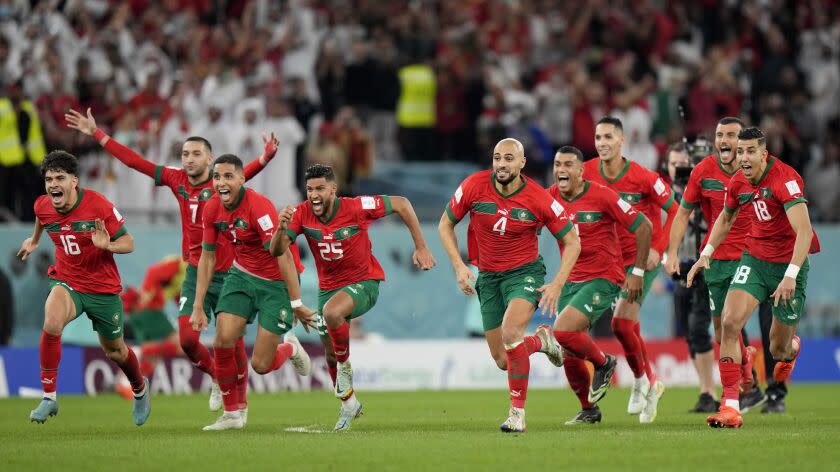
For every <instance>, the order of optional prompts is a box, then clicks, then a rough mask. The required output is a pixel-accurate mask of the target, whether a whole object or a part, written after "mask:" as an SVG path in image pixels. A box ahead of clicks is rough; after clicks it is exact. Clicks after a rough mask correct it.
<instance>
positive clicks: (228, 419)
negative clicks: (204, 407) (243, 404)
mask: <svg viewBox="0 0 840 472" xmlns="http://www.w3.org/2000/svg"><path fill="white" fill-rule="evenodd" d="M244 427H245V423H244V422H243V421H242V415H241V414H240V413H239V410H237V411H225V412H224V413H222V416H220V417H219V419H217V420H216V422H215V423H213V424H211V425H208V426H205V427H204V428H203V431H224V430H226V429H242V428H244Z"/></svg>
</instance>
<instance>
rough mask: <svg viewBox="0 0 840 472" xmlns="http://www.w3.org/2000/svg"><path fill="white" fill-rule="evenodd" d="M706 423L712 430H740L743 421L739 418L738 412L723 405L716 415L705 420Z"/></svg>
mask: <svg viewBox="0 0 840 472" xmlns="http://www.w3.org/2000/svg"><path fill="white" fill-rule="evenodd" d="M706 423H708V424H709V426H711V427H712V428H740V427H741V426H743V424H744V420H743V419H742V418H741V413H739V412H738V410H736V409H735V408H732V407H730V406H726V405H724V406H722V407H720V411H719V412H718V413H717V414H714V415H711V416H709V417H708V418H706Z"/></svg>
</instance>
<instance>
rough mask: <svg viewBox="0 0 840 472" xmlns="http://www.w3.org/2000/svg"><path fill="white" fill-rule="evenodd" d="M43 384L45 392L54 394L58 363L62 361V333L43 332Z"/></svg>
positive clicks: (41, 348)
mask: <svg viewBox="0 0 840 472" xmlns="http://www.w3.org/2000/svg"><path fill="white" fill-rule="evenodd" d="M40 351H41V385H42V386H43V388H44V393H45V394H47V393H49V394H54V393H55V387H56V382H57V381H58V363H59V362H61V335H60V334H59V335H57V336H56V335H54V334H50V333H48V332H46V331H42V332H41V345H40Z"/></svg>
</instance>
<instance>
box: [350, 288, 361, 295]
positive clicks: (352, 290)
mask: <svg viewBox="0 0 840 472" xmlns="http://www.w3.org/2000/svg"><path fill="white" fill-rule="evenodd" d="M347 290H350V291H351V292H353V293H355V294H357V295H358V294H359V291H358V290H356V289H355V288H353V287H347Z"/></svg>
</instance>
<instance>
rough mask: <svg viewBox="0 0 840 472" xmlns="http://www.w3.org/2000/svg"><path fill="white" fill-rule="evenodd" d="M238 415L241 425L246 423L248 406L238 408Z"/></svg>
mask: <svg viewBox="0 0 840 472" xmlns="http://www.w3.org/2000/svg"><path fill="white" fill-rule="evenodd" d="M239 416H241V417H242V426H245V425H246V424H248V407H247V406H246V407H245V408H240V409H239Z"/></svg>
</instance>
